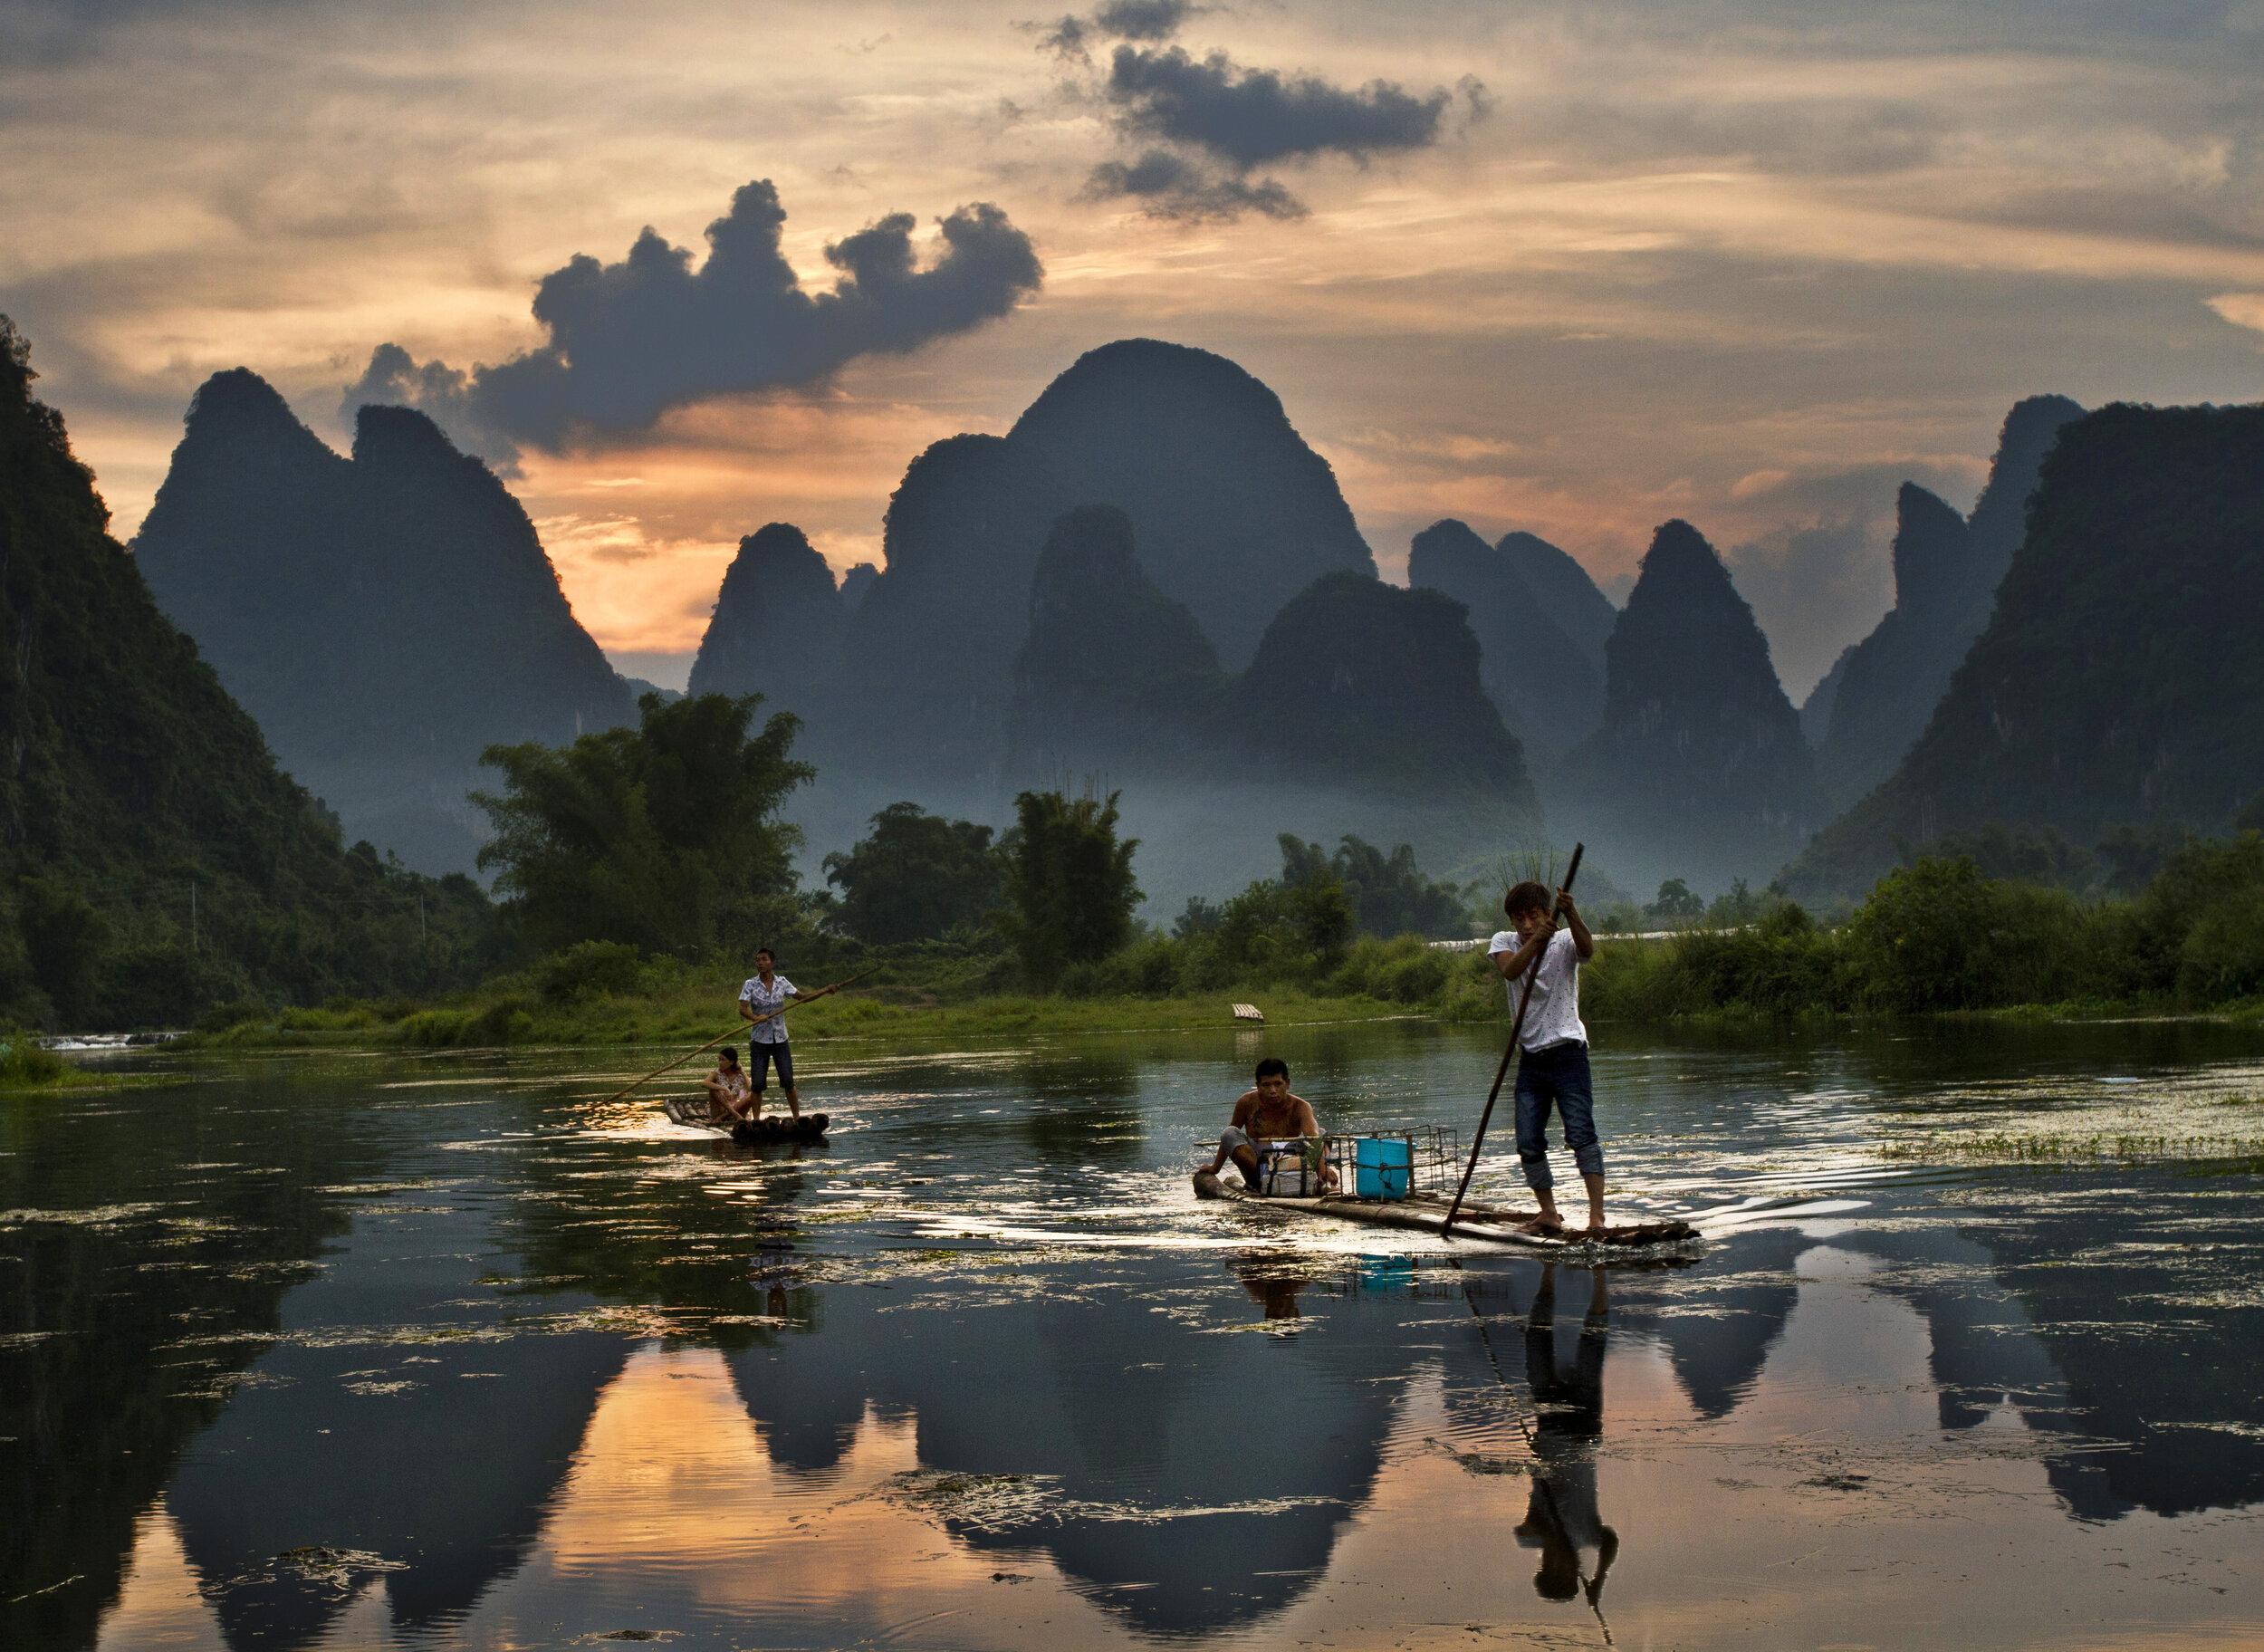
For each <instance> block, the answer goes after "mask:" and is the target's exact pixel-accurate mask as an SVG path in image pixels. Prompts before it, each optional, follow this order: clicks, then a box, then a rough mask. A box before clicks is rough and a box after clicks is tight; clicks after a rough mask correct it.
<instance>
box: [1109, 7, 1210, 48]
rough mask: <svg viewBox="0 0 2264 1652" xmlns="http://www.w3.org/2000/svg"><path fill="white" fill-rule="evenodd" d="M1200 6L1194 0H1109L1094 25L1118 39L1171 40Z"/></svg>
mask: <svg viewBox="0 0 2264 1652" xmlns="http://www.w3.org/2000/svg"><path fill="white" fill-rule="evenodd" d="M1198 9H1199V8H1198V7H1197V6H1196V5H1194V0H1108V4H1107V5H1103V6H1102V7H1100V8H1099V9H1098V11H1096V12H1095V13H1094V14H1093V26H1094V27H1095V28H1096V29H1098V31H1099V32H1100V33H1101V34H1108V35H1112V36H1114V37H1115V38H1116V39H1118V40H1169V39H1170V38H1171V37H1172V36H1173V35H1175V34H1178V33H1179V30H1180V25H1182V24H1185V22H1186V21H1187V19H1188V18H1190V17H1192V16H1194V14H1195V12H1196V11H1197V10H1198Z"/></svg>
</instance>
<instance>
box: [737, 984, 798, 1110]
mask: <svg viewBox="0 0 2264 1652" xmlns="http://www.w3.org/2000/svg"><path fill="white" fill-rule="evenodd" d="M754 971H755V973H754V974H753V975H751V976H749V977H748V978H747V984H745V985H744V986H743V987H741V988H740V989H739V1018H740V1019H741V1020H742V1021H752V1022H753V1023H754V1029H753V1031H752V1032H751V1033H748V1034H747V1077H748V1078H749V1079H750V1080H752V1081H753V1084H754V1111H753V1117H754V1118H757V1119H760V1118H761V1117H762V1116H763V1081H764V1080H765V1079H766V1078H768V1077H769V1076H770V1066H771V1063H772V1061H776V1062H777V1063H778V1085H779V1088H780V1089H781V1090H784V1091H785V1092H786V1105H787V1106H788V1107H789V1108H791V1109H792V1110H793V1114H794V1117H795V1118H797V1119H799V1118H801V1092H800V1091H799V1090H796V1089H795V1088H794V1056H793V1052H792V1051H791V1050H789V1049H788V1048H787V1045H786V1016H785V1014H784V1011H785V1008H786V1005H787V1004H788V1002H789V1001H790V1000H791V999H793V998H796V997H799V996H800V995H801V994H799V993H797V992H796V991H795V990H794V984H793V983H792V982H791V981H789V980H788V979H787V978H786V977H785V976H784V975H780V974H779V973H778V960H777V959H776V958H774V957H772V956H771V949H770V948H769V947H768V946H763V947H760V948H758V949H757V950H756V952H755V955H754ZM766 1016H767V1017H768V1019H767V1020H765V1019H763V1017H766Z"/></svg>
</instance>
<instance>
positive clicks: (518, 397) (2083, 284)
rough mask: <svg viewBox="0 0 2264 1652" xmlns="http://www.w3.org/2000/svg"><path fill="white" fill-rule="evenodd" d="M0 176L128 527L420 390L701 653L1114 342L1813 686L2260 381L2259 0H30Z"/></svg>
mask: <svg viewBox="0 0 2264 1652" xmlns="http://www.w3.org/2000/svg"><path fill="white" fill-rule="evenodd" d="M0 144H4V145H5V153H6V155H7V157H8V164H7V166H6V167H5V169H4V170H0V312H5V313H7V314H9V315H11V316H13V317H14V321H15V322H16V324H17V326H18V327H19V328H20V329H21V331H23V332H24V334H25V335H27V336H28V338H29V339H30V341H31V345H32V350H33V365H34V368H35V369H37V370H39V371H40V373H41V374H42V376H43V377H42V382H41V385H40V391H41V393H42V395H43V397H44V398H45V399H47V400H49V401H50V402H52V403H53V405H54V406H56V407H58V408H61V409H62V412H63V414H64V415H65V417H66V418H68V420H69V421H70V426H71V429H72V437H73V440H74V443H75V445H76V447H77V449H78V452H79V454H80V456H82V458H83V459H85V460H86V461H87V462H88V463H89V464H91V466H93V467H94V469H95V471H96V474H97V476H98V479H99V482H100V485H101V488H102V491H103V494H104V496H105V497H106V499H107V500H108V502H109V504H110V508H111V510H112V512H113V513H114V517H115V522H114V526H115V528H116V530H117V531H118V532H119V533H120V535H121V537H130V535H131V533H132V532H133V531H134V529H135V528H136V527H137V526H138V524H139V521H140V519H141V517H142V515H143V514H144V513H145V512H146V511H147V510H148V508H149V501H150V499H151V497H152V496H153V495H154V494H155V492H156V490H157V487H158V484H159V483H160V482H161V481H162V480H163V477H164V473H165V467H166V464H167V461H168V456H169V454H170V451H171V448H172V446H173V444H174V443H175V442H176V441H177V439H178V438H179V434H180V420H181V417H182V413H183V411H184V409H185V408H186V405H187V400H188V398H189V397H190V395H191V394H193V392H194V391H195V389H196V388H197V385H198V384H199V383H200V382H202V380H203V379H205V378H206V376H207V375H208V374H210V373H212V372H214V371H216V370H223V369H226V368H231V367H235V366H245V367H249V368H251V369H253V370H254V371H257V372H259V373H260V374H262V375H263V376H264V377H265V378H267V379H269V380H270V381H271V382H273V384H274V385H275V386H276V387H277V388H278V389H281V390H282V391H283V393H284V395H285V396H287V397H288V398H289V399H290V400H291V402H292V404H293V407H294V408H297V409H298V411H299V413H300V415H301V417H302V418H304V419H305V420H306V421H307V422H308V423H309V424H310V425H311V426H312V427H313V428H314V429H315V430H316V431H317V432H318V433H319V434H321V436H323V437H325V439H327V440H330V441H331V442H332V443H334V444H336V445H338V446H340V447H341V448H343V447H345V446H346V445H347V444H348V443H349V442H350V421H349V420H348V418H346V417H345V415H346V412H347V409H348V408H350V405H351V404H352V403H353V402H354V401H355V400H356V399H406V400H410V401H413V402H415V403H417V405H421V406H424V407H426V408H427V410H428V411H431V412H432V413H433V414H434V416H435V417H436V418H439V419H440V420H441V422H442V423H443V424H444V425H445V426H446V427H447V428H449V430H450V431H451V433H452V434H454V435H455V436H456V437H457V439H458V440H459V441H460V442H461V443H463V444H464V445H465V446H466V447H468V448H470V449H471V450H474V451H477V452H480V453H481V454H482V455H483V456H485V457H487V458H488V459H489V460H490V461H491V462H492V463H494V464H496V465H497V466H498V467H499V468H500V469H502V470H504V472H505V474H506V475H507V476H508V478H509V482H510V485H511V486H512V488H513V491H514V492H515V493H516V494H517V495H519V497H520V498H521V500H522V501H523V503H524V504H525V505H526V507H527V509H528V511H529V513H530V514H531V515H532V516H533V518H534V519H535V521H536V523H537V524H538V526H539V527H540V529H541V531H542V535H543V539H544V543H546V545H547V546H548V548H549V549H550V551H551V553H552V557H553V559H554V560H555V562H557V564H558V567H559V571H560V574H561V580H562V581H563V582H564V584H565V588H566V591H567V592H568V595H569V596H570V597H571V600H572V601H573V604H574V607H575V610H576V612H577V613H578V614H579V615H580V618H581V620H582V621H583V623H584V624H585V625H587V626H588V627H589V628H590V630H591V631H592V632H593V634H595V636H596V637H597V639H598V640H599V641H600V643H601V644H602V645H603V646H604V647H605V648H607V649H608V651H609V653H611V654H612V655H613V656H614V657H615V658H616V660H617V662H619V663H621V664H622V665H623V666H624V668H628V669H631V670H634V671H636V672H638V674H641V675H648V676H651V677H655V678H656V680H661V681H668V682H680V681H681V680H682V676H683V673H684V671H685V669H686V668H687V666H688V662H689V655H690V653H691V651H692V650H693V649H695V648H696V647H697V645H698V640H699V637H700V633H701V631H702V629H704V627H705V622H706V618H707V614H708V611H709V609H710V607H711V606H712V604H713V602H714V600H715V590H716V586H717V584H718V582H719V581H720V579H721V577H722V573H723V570H724V566H725V564H726V563H727V562H728V561H729V558H730V556H731V553H732V552H733V550H734V547H735V545H736V543H737V541H738V539H739V537H740V536H741V535H743V534H745V533H752V532H753V531H754V530H755V529H756V528H757V527H759V526H761V525H762V524H763V523H766V522H771V521H788V522H791V523H796V524H797V525H799V526H801V528H803V529H804V530H805V531H806V532H807V533H809V534H810V536H811V541H812V543H815V544H816V545H817V546H818V548H819V549H820V551H821V552H824V553H825V555H826V557H827V558H828V560H829V561H830V562H833V563H834V565H835V566H836V567H837V569H841V568H847V567H848V566H849V565H850V564H851V563H853V562H859V561H878V560H879V554H880V530H881V518H882V514H883V513H884V511H885V510H886V508H887V499H888V495H889V493H890V491H891V490H892V489H893V488H894V486H895V485H896V483H897V480H898V478H899V477H900V476H901V475H902V473H903V470H904V467H905V466H906V465H907V463H908V462H909V461H910V460H911V458H912V457H913V456H915V455H916V453H917V452H918V451H919V450H920V449H921V448H922V447H925V446H926V445H927V444H928V443H929V442H931V441H935V440H936V439H939V438H941V437H945V436H949V435H952V434H955V433H956V432H959V431H991V432H998V431H1003V430H1004V429H1005V428H1007V427H1009V426H1010V425H1011V424H1012V421H1013V419H1014V418H1015V416H1016V415H1017V414H1018V413H1019V412H1020V411H1021V410H1022V408H1023V407H1025V406H1026V405H1027V404H1028V403H1029V402H1030V401H1031V399H1033V398H1034V397H1035V396H1036V395H1037V394H1038V393H1039V391H1040V390H1041V389H1043V388H1044V386H1045V385H1046V383H1047V382H1048V381H1049V380H1050V379H1051V378H1052V377H1053V376H1054V375H1055V374H1056V373H1058V372H1060V370H1062V369H1063V368H1065V367H1067V366H1068V365H1069V364H1070V362H1071V361H1073V360H1075V359H1076V358H1077V356H1078V355H1079V354H1080V353H1081V352H1083V351H1086V350H1089V349H1091V348H1093V347H1094V346H1096V345H1098V344H1102V343H1105V342H1107V341H1109V340H1111V339H1116V338H1123V337H1131V336H1146V337H1154V338H1163V339H1169V340H1173V341H1177V342H1181V343H1186V344H1193V345H1198V346H1201V347H1203V348H1205V349H1209V350H1214V351H1220V352H1222V353H1223V354H1225V355H1227V356H1230V357H1232V358H1233V359H1234V360H1237V361H1239V362H1240V363H1242V365H1243V366H1244V367H1246V368H1247V369H1249V370H1251V371H1252V372H1253V373H1255V374H1257V375H1258V376H1259V377H1260V378H1261V379H1264V380H1265V381H1266V382H1267V383H1268V384H1269V385H1271V387H1272V388H1273V389H1275V390H1276V391H1277V392H1278V393H1279V394H1280V395H1281V399H1282V401H1283V403H1284V405H1285V406H1286V408H1287V409H1288V411H1289V414H1290V418H1291V420H1292V421H1293V422H1294V423H1295V424H1296V426H1297V427H1298V428H1299V430H1300V432H1301V433H1302V434H1303V436H1304V437H1305V438H1306V439H1307V440H1308V441H1309V442H1310V443H1311V444H1312V445H1313V447H1315V448H1317V449H1318V450H1319V452H1320V453H1321V454H1322V455H1323V456H1325V457H1327V458H1328V459H1329V462H1330V463H1331V465H1333V466H1335V469H1336V472H1337V475H1338V481H1339V484H1340V485H1341V486H1342V487H1343V490H1344V493H1345V495H1346V498H1347V500H1348V503H1349V504H1350V505H1351V507H1352V509H1353V512H1354V514H1356V516H1357V519H1358V521H1359V523H1360V526H1361V528H1362V530H1363V531H1364V532H1365V533H1366V534H1367V538H1368V541H1369V543H1370V544H1371V545H1372V546H1373V547H1374V549H1375V551H1376V552H1377V560H1378V562H1379V564H1380V565H1381V566H1382V568H1383V570H1384V571H1385V573H1386V577H1388V578H1395V579H1404V577H1405V558H1406V550H1407V542H1408V540H1409V539H1410V538H1411V537H1412V536H1413V535H1414V533H1416V532H1417V531H1419V530H1420V529H1422V528H1423V527H1425V526H1426V525H1428V524H1429V523H1431V522H1433V521H1434V520H1436V519H1438V518H1439V517H1441V516H1446V515H1453V516H1459V517H1462V518H1463V520H1465V521H1467V522H1469V523H1471V524H1472V525H1473V526H1474V527H1476V528H1477V529H1479V530H1480V531H1481V532H1482V533H1486V534H1487V535H1489V536H1493V535H1497V534H1499V533H1503V532H1506V531H1508V530H1510V529H1512V528H1519V529H1524V530H1527V531H1530V532H1532V533H1539V534H1540V535H1541V536H1542V537H1544V538H1546V539H1548V540H1549V541H1551V542H1552V543H1557V544H1559V545H1561V546H1563V547H1564V548H1565V549H1566V550H1568V551H1569V552H1572V553H1573V554H1574V555H1575V556H1576V557H1578V559H1579V560H1580V561H1581V562H1583V563H1584V564H1585V565H1586V566H1587V567H1588V570H1589V571H1590V572H1591V573H1593V574H1594V575H1595V576H1596V577H1597V580H1598V581H1599V582H1602V583H1603V584H1604V585H1605V586H1606V588H1607V590H1608V591H1613V592H1614V593H1615V594H1621V593H1623V592H1624V589H1625V585H1626V581H1627V580H1628V579H1629V578H1630V577H1631V576H1632V574H1633V572H1634V571H1635V568H1636V563H1637V562H1638V560H1639V559H1640V557H1641V555H1642V553H1643V552H1644V550H1645V546H1646V545H1647V544H1648V543H1649V538H1650V534H1651V532H1652V530H1653V529H1654V528H1655V526H1656V525H1657V524H1658V523H1661V522H1663V521H1664V520H1666V519H1668V518H1670V517H1675V516H1680V517H1684V518H1686V519H1687V520H1689V521H1691V522H1692V523H1695V524H1696V525H1697V527H1698V528H1699V529H1700V531H1701V532H1703V533H1705V534H1706V535H1707V537H1708V538H1709V539H1710V540H1712V543H1714V544H1715V546H1716V547H1717V548H1718V549H1720V550H1721V551H1722V553H1723V555H1724V556H1725V557H1726V558H1727V559H1728V561H1729V562H1730V565H1731V568H1732V572H1733V574H1734V576H1735V578H1736V580H1737V582H1738V585H1739V588H1740V589H1741V591H1743V593H1744V594H1745V596H1746V598H1747V599H1748V600H1750V601H1751V603H1752V604H1753V606H1754V609H1755V610H1756V613H1757V614H1758V616H1759V617H1760V620H1761V623H1762V625H1763V627H1764V629H1766V630H1767V632H1768V634H1769V637H1770V645H1771V648H1772V652H1773V656H1774V658H1775V660H1776V664H1777V668H1778V671H1779V675H1780V677H1781V678H1782V679H1783V681H1784V683H1785V687H1786V688H1787V689H1788V691H1789V693H1791V694H1792V696H1794V698H1795V699H1796V700H1798V699H1799V698H1800V697H1802V696H1804V695H1805V694H1806V693H1807V692H1808V688H1809V687H1811V686H1812V685H1813V683H1814V682H1815V681H1816V679H1817V678H1818V677H1820V676H1821V675H1822V674H1823V673H1824V672H1825V671H1826V670H1827V669H1828V668H1829V666H1830V664H1831V662H1832V660H1833V659H1834V658H1836V657H1837V654H1838V652H1839V650H1840V649H1841V648H1844V647H1845V646H1846V645H1847V644H1848V643H1850V642H1852V641H1854V640H1856V639H1858V638H1859V637H1861V636H1862V635H1863V634H1865V633H1866V631H1867V630H1868V629H1870V627H1871V625H1872V624H1873V623H1874V622H1875V620H1876V618H1877V616H1878V615H1879V613H1880V612H1881V611H1883V610H1884V609H1885V607H1886V606H1887V604H1888V603H1889V602H1890V601H1891V600H1892V578H1891V574H1890V572H1889V568H1888V562H1887V547H1888V543H1889V541H1890V539H1891V535H1892V532H1893V520H1892V516H1893V504H1894V495H1895V487H1896V485H1898V484H1899V483H1900V482H1901V481H1903V480H1904V479H1905V478H1909V479H1913V480H1915V481H1918V482H1920V483H1922V484H1923V485H1927V486H1930V487H1933V488H1934V489H1935V490H1936V491H1937V492H1939V493H1941V494H1942V495H1943V496H1944V497H1945V498H1947V499H1949V500H1950V501H1951V503H1952V504H1955V505H1957V506H1958V507H1959V508H1961V509H1963V508H1966V507H1968V506H1970V504H1971V501H1972V497H1973V495H1974V494H1975V493H1976V492H1977V491H1978V488H1979V486H1980V485H1981V480H1982V479H1983V476H1984V475H1985V467H1986V462H1987V457H1988V455H1989V452H1990V450H1991V447H1992V446H1993V443H1994V439H1995V434H1996V429H1997V427H1998V425H1999V423H2000V421H2001V420H2002V418H2003V416H2004V413H2005V410H2006V408H2008V407H2010V404H2011V403H2012V402H2013V401H2014V400H2016V399H2019V398H2020V397H2022V396H2025V395H2030V394H2036V393H2039V392H2044V391H2057V392H2059V393H2062V394H2065V395H2068V396H2072V397H2074V398H2075V399H2077V400H2078V401H2081V402H2082V403H2084V404H2085V405H2086V406H2087V407H2091V406H2097V405H2100V404H2101V403H2104V402H2106V401H2112V400H2133V401H2148V402H2154V403H2158V404H2167V403H2175V402H2196V401H2213V402H2220V403H2222V402H2240V401H2253V400H2256V399H2259V397H2264V360H2260V359H2259V349H2264V0H2154V3H2152V4H2144V5H2141V4H2134V3H2132V0H2120V3H2110V0H1993V3H1992V4H1991V5H1986V6H1977V5H1952V4H1945V3H1937V0H1871V3H1869V4H1864V5H1856V4H1834V5H1824V4H1805V3H1802V0H1689V3H1687V4H1681V5H1664V4H1659V3H1657V0H1654V3H1652V4H1647V5H1615V4H1612V3H1611V0H1597V3H1593V4H1577V5H1575V4H1552V3H1550V0H1532V3H1530V4H1515V5H1511V4H1480V3H1476V0H1463V3H1454V4H1449V3H1445V0H1396V3H1395V4H1392V5H1372V4H1367V5H1364V4H1352V3H1338V0H1248V3H1242V4H1233V5H1194V4H1189V3H1188V0H1101V3H1100V4H1098V5H1097V6H1093V7H1090V8H1089V9H1086V10H1083V11H1078V12H1062V11H1060V10H1052V11H1048V10H1044V9H1041V8H1038V7H1034V6H1031V5H1016V4H1003V5H1000V4H989V3H978V0H921V3H919V4H907V5H881V4H857V3H855V0H836V3H833V4H828V5H801V6H789V5H763V4H728V5H725V4H706V3H689V4H686V3H679V0H642V3H641V4H640V5H638V6H636V7H623V6H619V5H613V4H581V3H547V0H494V3H491V4H485V5H476V6H471V5H461V4H445V5H444V4H439V3H437V0H389V3H387V4H376V3H363V4H349V3H345V0H312V3H302V4H286V3H285V0H205V3H202V4H197V3H190V4H178V5H168V4H161V3H159V0H0ZM711 230H712V231H713V233H712V235H711ZM383 347H390V348H383Z"/></svg>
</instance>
